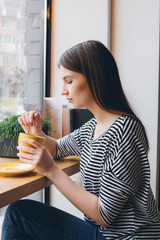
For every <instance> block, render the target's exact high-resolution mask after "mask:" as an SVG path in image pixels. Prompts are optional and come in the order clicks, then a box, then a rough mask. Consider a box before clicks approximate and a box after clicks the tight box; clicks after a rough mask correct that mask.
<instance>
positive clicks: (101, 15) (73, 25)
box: [51, 0, 109, 97]
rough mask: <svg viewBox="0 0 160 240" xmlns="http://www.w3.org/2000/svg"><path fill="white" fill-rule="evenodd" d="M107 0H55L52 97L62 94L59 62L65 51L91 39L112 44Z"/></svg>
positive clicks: (107, 44)
mask: <svg viewBox="0 0 160 240" xmlns="http://www.w3.org/2000/svg"><path fill="white" fill-rule="evenodd" d="M108 2H109V1H108V0H100V1H99V0H54V9H53V18H54V19H53V20H54V23H53V29H52V32H53V64H52V71H53V73H52V79H53V83H52V86H51V95H52V96H54V97H59V96H60V92H61V86H62V85H61V84H62V80H61V78H60V75H59V69H58V67H57V64H58V61H59V58H60V56H61V55H62V53H63V52H64V51H65V50H67V49H68V48H70V47H72V46H74V45H75V44H78V43H80V42H83V41H87V40H91V39H94V40H99V41H101V42H103V43H104V44H105V45H106V46H109V39H108V36H109V35H108V31H109V29H108V26H109V25H108V18H109V15H108Z"/></svg>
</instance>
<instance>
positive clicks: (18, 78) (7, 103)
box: [0, 0, 49, 229]
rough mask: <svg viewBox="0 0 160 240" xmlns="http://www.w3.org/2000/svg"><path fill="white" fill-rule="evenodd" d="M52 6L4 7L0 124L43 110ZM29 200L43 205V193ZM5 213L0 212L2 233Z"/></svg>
mask: <svg viewBox="0 0 160 240" xmlns="http://www.w3.org/2000/svg"><path fill="white" fill-rule="evenodd" d="M48 4H49V3H48V1H47V0H3V1H2V2H1V4H0V121H1V120H3V119H4V118H5V117H7V116H9V115H13V114H22V113H24V112H25V111H29V110H31V109H34V108H35V106H38V109H39V111H40V112H41V111H42V110H43V97H44V94H45V92H44V85H45V83H44V82H45V81H46V64H45V62H46V54H47V51H48V50H47V48H48V47H49V46H47V44H46V39H47V36H48V32H47V29H48V28H47V26H48V21H47V7H48ZM42 13H43V14H42ZM47 70H48V65H47ZM29 198H34V199H36V200H39V201H42V191H41V192H37V193H36V194H34V195H32V196H29ZM4 212H5V208H3V209H0V229H1V224H2V220H3V215H4Z"/></svg>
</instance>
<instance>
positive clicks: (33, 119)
mask: <svg viewBox="0 0 160 240" xmlns="http://www.w3.org/2000/svg"><path fill="white" fill-rule="evenodd" d="M18 122H19V123H20V125H21V126H22V127H23V130H24V131H25V133H27V132H28V129H29V126H30V123H32V126H31V128H30V131H29V134H31V135H38V136H40V135H42V123H41V118H40V114H39V113H38V112H34V111H30V112H27V113H25V114H23V115H22V116H20V117H19V118H18Z"/></svg>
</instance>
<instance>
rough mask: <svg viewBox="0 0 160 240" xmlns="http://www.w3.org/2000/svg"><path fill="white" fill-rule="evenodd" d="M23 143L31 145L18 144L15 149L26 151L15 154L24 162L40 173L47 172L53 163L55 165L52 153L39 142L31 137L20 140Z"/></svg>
mask: <svg viewBox="0 0 160 240" xmlns="http://www.w3.org/2000/svg"><path fill="white" fill-rule="evenodd" d="M22 141H23V142H24V143H28V144H30V145H32V146H33V147H28V146H27V147H26V146H18V147H17V149H18V150H19V151H20V150H21V151H25V152H26V153H20V152H19V153H18V154H17V156H18V157H19V158H20V160H21V161H22V162H24V163H28V164H31V165H32V166H34V167H35V168H36V169H37V170H38V171H40V172H41V173H46V172H48V171H49V170H50V169H51V168H52V167H54V165H56V163H55V161H54V160H53V157H52V155H51V154H50V153H49V152H48V150H47V149H46V148H45V147H44V146H43V145H41V144H40V143H39V142H37V141H35V140H31V139H24V140H22Z"/></svg>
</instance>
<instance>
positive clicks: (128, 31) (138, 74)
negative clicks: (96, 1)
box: [111, 0, 159, 193]
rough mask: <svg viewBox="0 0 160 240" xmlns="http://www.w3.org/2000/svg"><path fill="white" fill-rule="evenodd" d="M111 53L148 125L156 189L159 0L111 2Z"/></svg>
mask: <svg viewBox="0 0 160 240" xmlns="http://www.w3.org/2000/svg"><path fill="white" fill-rule="evenodd" d="M111 50H112V53H113V55H114V57H115V59H116V61H117V64H118V67H119V71H120V76H121V80H122V84H123V88H124V90H125V92H126V95H127V97H128V99H129V100H130V102H131V103H132V105H133V107H134V109H135V111H136V112H137V114H138V115H139V117H140V119H141V120H142V122H143V124H144V126H145V127H146V130H147V134H148V138H149V144H150V152H149V161H150V165H151V185H152V188H153V191H154V193H155V192H156V167H157V162H156V161H157V160H156V157H157V124H158V68H159V0H130V1H129V0H121V1H119V0H113V1H112V47H111Z"/></svg>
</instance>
